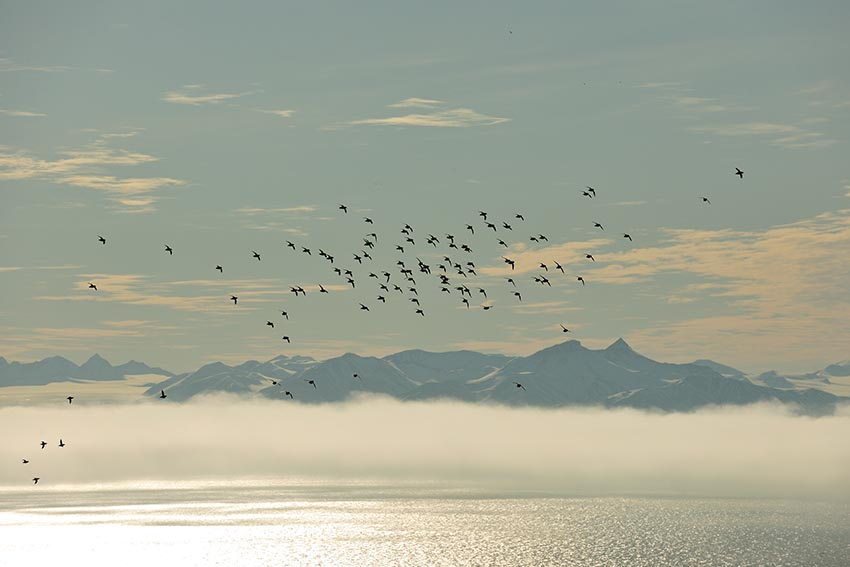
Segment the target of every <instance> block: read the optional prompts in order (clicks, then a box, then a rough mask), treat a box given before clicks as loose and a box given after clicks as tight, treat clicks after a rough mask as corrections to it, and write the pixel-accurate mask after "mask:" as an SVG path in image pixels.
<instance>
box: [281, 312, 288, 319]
mask: <svg viewBox="0 0 850 567" xmlns="http://www.w3.org/2000/svg"><path fill="white" fill-rule="evenodd" d="M280 316H281V317H286V320H287V321H288V320H289V313H288V312H287V311H281V312H280Z"/></svg>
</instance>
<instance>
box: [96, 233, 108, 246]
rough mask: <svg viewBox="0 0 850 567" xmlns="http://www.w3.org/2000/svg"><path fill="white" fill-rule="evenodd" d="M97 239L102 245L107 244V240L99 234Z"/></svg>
mask: <svg viewBox="0 0 850 567" xmlns="http://www.w3.org/2000/svg"><path fill="white" fill-rule="evenodd" d="M97 239H98V240H99V241H100V243H101V244H106V239H105V238H104V237H102V236H101V235H99V234H98V235H97Z"/></svg>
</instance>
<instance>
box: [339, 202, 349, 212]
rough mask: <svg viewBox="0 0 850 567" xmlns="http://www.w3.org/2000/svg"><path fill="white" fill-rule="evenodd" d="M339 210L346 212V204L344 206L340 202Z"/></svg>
mask: <svg viewBox="0 0 850 567" xmlns="http://www.w3.org/2000/svg"><path fill="white" fill-rule="evenodd" d="M339 210H340V211H342V212H343V213H346V214H348V207H346V206H345V205H343V204H340V205H339Z"/></svg>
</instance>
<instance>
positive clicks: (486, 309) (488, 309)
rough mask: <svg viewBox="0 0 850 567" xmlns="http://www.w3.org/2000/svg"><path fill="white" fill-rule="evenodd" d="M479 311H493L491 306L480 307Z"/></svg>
mask: <svg viewBox="0 0 850 567" xmlns="http://www.w3.org/2000/svg"><path fill="white" fill-rule="evenodd" d="M481 309H483V310H484V311H490V310H491V309H493V306H492V305H482V306H481Z"/></svg>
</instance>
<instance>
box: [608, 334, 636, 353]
mask: <svg viewBox="0 0 850 567" xmlns="http://www.w3.org/2000/svg"><path fill="white" fill-rule="evenodd" d="M605 350H608V351H625V352H634V349H633V348H632V347H630V346H629V343H627V342H626V341H625V340H624V339H623V337H620V338H619V339H617V340H616V341H614V342H613V343H611V344H610V345H608V348H606V349H605Z"/></svg>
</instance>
